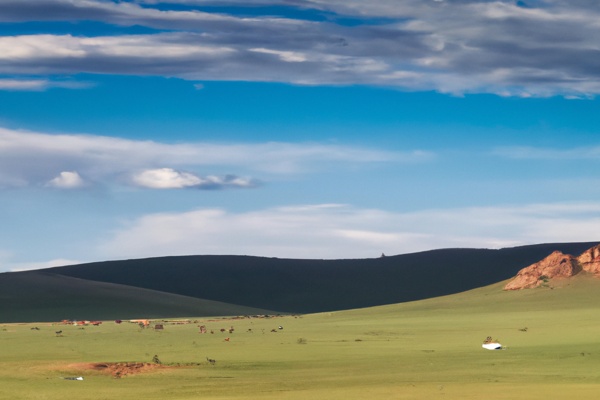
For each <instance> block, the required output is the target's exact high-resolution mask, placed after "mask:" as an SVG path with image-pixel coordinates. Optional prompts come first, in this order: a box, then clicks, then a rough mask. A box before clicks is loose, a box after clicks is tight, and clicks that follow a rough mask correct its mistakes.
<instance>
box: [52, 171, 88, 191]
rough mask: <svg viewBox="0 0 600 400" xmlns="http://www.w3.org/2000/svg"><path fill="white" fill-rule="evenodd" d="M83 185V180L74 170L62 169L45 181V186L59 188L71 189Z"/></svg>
mask: <svg viewBox="0 0 600 400" xmlns="http://www.w3.org/2000/svg"><path fill="white" fill-rule="evenodd" d="M84 185H85V182H84V181H83V179H82V178H81V176H79V174H78V173H77V172H76V171H63V172H61V173H60V174H59V175H58V176H57V177H55V178H53V179H51V180H50V181H48V183H47V186H51V187H55V188H59V189H73V188H79V187H82V186H84Z"/></svg>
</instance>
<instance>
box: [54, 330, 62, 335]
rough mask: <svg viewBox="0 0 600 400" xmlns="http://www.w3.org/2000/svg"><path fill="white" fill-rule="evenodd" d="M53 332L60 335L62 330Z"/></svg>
mask: <svg viewBox="0 0 600 400" xmlns="http://www.w3.org/2000/svg"><path fill="white" fill-rule="evenodd" d="M54 333H56V336H62V331H56V332H54Z"/></svg>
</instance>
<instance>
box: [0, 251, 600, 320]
mask: <svg viewBox="0 0 600 400" xmlns="http://www.w3.org/2000/svg"><path fill="white" fill-rule="evenodd" d="M597 243H598V242H586V243H553V244H540V245H532V246H521V247H514V248H506V249H500V250H489V249H441V250H433V251H426V252H419V253H412V254H404V255H397V256H388V257H381V258H376V259H355V260H298V259H279V258H265V257H249V256H182V257H160V258H148V259H137V260H123V261H106V262H97V263H89V264H81V265H71V266H64V267H56V268H49V269H45V270H40V271H29V272H13V273H5V274H0V300H2V301H1V303H0V304H1V305H0V321H17V320H18V321H32V320H39V318H40V317H41V316H43V317H44V319H43V320H56V319H63V318H73V319H76V318H85V319H92V318H93V319H103V318H106V319H113V318H130V317H131V318H133V317H157V316H163V317H164V316H171V317H177V316H209V315H243V314H258V313H273V312H281V313H314V312H322V311H333V310H347V309H356V308H363V307H370V306H377V305H384V304H394V303H401V302H407V301H413V300H420V299H426V298H432V297H438V296H443V295H448V294H452V293H458V292H463V291H466V290H470V289H474V288H478V287H482V286H486V285H490V284H493V283H496V282H499V281H502V280H505V279H508V278H510V277H512V276H514V275H515V274H516V273H517V272H518V271H519V270H520V269H521V268H523V267H526V266H528V265H530V264H531V263H534V262H537V261H539V260H541V259H542V258H544V257H546V256H547V255H548V254H550V253H551V252H552V251H554V250H560V251H562V252H564V253H569V254H579V253H581V252H583V251H585V250H587V249H588V248H590V247H592V246H594V245H595V244H597ZM264 310H274V311H264Z"/></svg>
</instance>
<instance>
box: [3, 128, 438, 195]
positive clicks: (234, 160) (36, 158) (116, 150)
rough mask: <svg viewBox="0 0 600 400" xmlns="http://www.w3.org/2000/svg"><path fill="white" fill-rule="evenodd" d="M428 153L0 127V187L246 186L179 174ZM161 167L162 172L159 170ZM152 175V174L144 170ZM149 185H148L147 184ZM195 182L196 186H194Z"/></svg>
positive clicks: (291, 170)
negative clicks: (80, 179)
mask: <svg viewBox="0 0 600 400" xmlns="http://www.w3.org/2000/svg"><path fill="white" fill-rule="evenodd" d="M432 157H433V155H432V154H430V153H427V152H423V151H413V152H406V153H400V152H391V151H383V150H376V149H365V148H358V147H351V146H340V145H329V144H320V143H278V142H268V143H256V144H252V143H231V144H217V143H202V142H192V143H178V144H167V143H159V142H153V141H135V140H127V139H119V138H113V137H107V136H91V135H50V134H44V133H35V132H27V131H15V130H10V129H3V128H0V187H2V186H26V185H28V184H45V183H47V182H48V181H50V180H54V179H57V177H58V179H57V180H56V181H53V182H54V184H59V185H61V184H62V185H65V184H67V183H68V182H69V179H71V180H72V181H70V182H71V184H73V183H74V181H73V179H75V180H76V177H74V176H73V175H69V174H67V175H64V176H63V175H60V174H61V173H63V172H64V171H78V174H81V175H82V176H85V177H86V178H87V179H88V180H90V181H93V182H106V183H110V182H122V183H128V182H131V180H130V176H131V175H132V174H134V172H135V171H138V174H139V173H140V171H142V172H141V173H142V175H138V177H137V178H136V179H137V184H138V185H142V186H148V187H153V186H154V187H159V186H161V185H164V186H165V187H168V186H169V185H174V186H181V187H183V186H193V185H194V184H195V185H206V186H210V185H213V186H214V185H229V186H250V185H252V184H253V183H254V181H255V180H254V178H239V177H237V176H236V175H237V174H235V175H231V176H225V177H218V176H217V175H215V174H210V175H208V176H206V177H204V178H201V177H200V176H199V175H193V174H192V173H187V174H183V173H179V172H176V171H178V170H180V169H186V170H188V171H190V170H194V169H198V168H202V169H210V168H215V169H218V170H223V169H224V168H227V169H229V170H230V171H239V170H242V171H244V174H246V171H248V172H249V173H252V174H256V173H261V174H297V173H301V172H307V171H319V170H320V169H324V168H328V169H330V168H332V166H334V165H337V168H341V167H343V166H344V165H360V164H368V163H382V162H422V161H428V160H430V159H431V158H432ZM161 168H167V169H165V170H162V169H161ZM143 171H150V172H145V173H144V172H143ZM151 182H152V183H151ZM194 182H195V183H194Z"/></svg>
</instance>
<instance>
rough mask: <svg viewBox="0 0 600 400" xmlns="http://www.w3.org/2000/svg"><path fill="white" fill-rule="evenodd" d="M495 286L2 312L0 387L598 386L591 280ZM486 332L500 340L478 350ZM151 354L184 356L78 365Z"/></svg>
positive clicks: (369, 390) (93, 390)
mask: <svg viewBox="0 0 600 400" xmlns="http://www.w3.org/2000/svg"><path fill="white" fill-rule="evenodd" d="M501 288H502V285H501V284H498V285H492V286H489V287H486V288H481V289H477V290H473V291H470V292H465V293H461V294H457V295H453V296H447V297H441V298H435V299H430V300H426V301H420V302H413V303H405V304H399V305H390V306H383V307H376V308H369V309H360V310H351V311H344V312H331V313H322V314H314V315H305V316H285V317H276V318H268V319H259V318H244V319H233V320H227V319H214V318H211V319H198V322H197V323H192V324H187V325H171V324H166V325H165V329H164V331H154V330H152V329H145V330H144V329H140V328H139V327H138V326H137V325H135V324H130V323H123V324H120V325H119V324H116V323H114V322H113V321H107V322H105V323H103V324H102V325H101V326H98V327H93V326H87V327H85V329H80V328H79V327H76V326H64V325H50V324H23V325H14V324H10V325H1V326H0V348H1V349H2V350H1V351H2V354H1V357H0V398H2V399H4V398H6V399H48V400H54V399H63V398H65V396H69V397H76V398H78V399H90V400H91V399H94V400H96V399H113V398H121V397H125V396H129V397H131V396H132V393H134V394H135V398H145V399H164V398H169V399H196V398H203V399H269V398H277V399H281V398H285V399H306V398H315V399H359V398H361V399H364V398H373V397H376V396H386V397H387V398H393V399H423V398H433V397H438V396H442V395H443V398H445V399H482V398H485V399H548V398H552V399H559V398H565V399H566V398H569V399H570V398H578V399H595V398H596V397H597V393H598V391H599V390H600V341H598V340H597V338H598V337H599V336H600V319H598V318H597V316H598V315H599V313H600V282H599V281H597V280H595V279H591V278H585V277H583V278H578V279H575V280H571V281H564V282H562V283H561V282H558V283H556V282H555V283H554V289H551V288H541V289H532V290H527V291H520V292H504V291H502V290H501ZM197 325H206V326H207V328H208V330H209V332H210V330H213V331H214V334H211V333H207V334H200V333H199V329H198V327H197ZM280 325H281V326H282V327H283V329H279V328H278V327H279V326H280ZM34 326H35V327H38V328H39V330H32V329H31V328H32V327H34ZM231 326H233V327H234V328H235V331H234V332H233V333H231V334H230V333H228V332H225V333H221V332H220V329H221V328H225V329H227V328H229V327H231ZM58 330H62V331H63V332H62V334H61V335H56V333H55V332H56V331H58ZM272 330H275V331H274V332H272ZM487 336H493V337H494V338H497V339H498V340H499V341H500V342H501V343H502V344H503V345H504V346H506V349H505V350H500V351H487V350H484V349H482V348H481V342H482V340H483V339H485V337H487ZM225 338H229V341H226V340H225ZM155 355H157V356H158V357H159V358H160V360H161V362H162V363H163V365H166V366H174V365H177V364H179V365H184V366H180V367H176V368H175V367H170V368H164V369H160V370H155V371H153V372H149V373H146V374H139V375H129V376H125V377H123V378H121V379H115V378H114V377H112V376H110V375H105V374H102V373H100V372H97V371H91V370H82V369H81V368H80V367H78V366H76V365H75V364H78V363H94V362H120V361H138V362H151V360H152V358H153V356H155ZM207 357H209V358H211V359H215V360H216V363H215V365H211V364H209V363H208V362H207V361H206V358H207ZM198 364H199V365H198ZM185 365H188V366H185ZM79 375H82V376H83V377H84V380H83V381H66V380H63V379H61V377H65V376H79Z"/></svg>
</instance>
